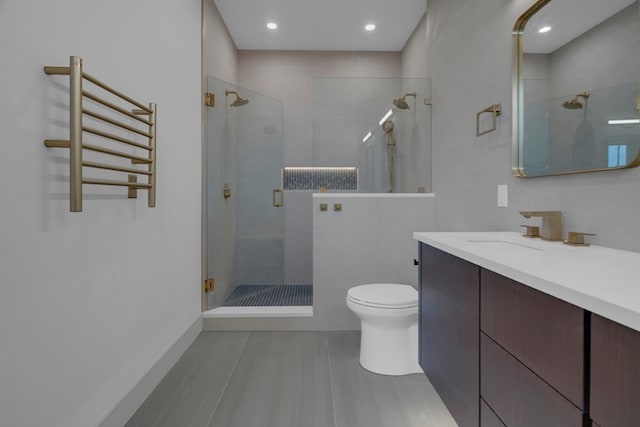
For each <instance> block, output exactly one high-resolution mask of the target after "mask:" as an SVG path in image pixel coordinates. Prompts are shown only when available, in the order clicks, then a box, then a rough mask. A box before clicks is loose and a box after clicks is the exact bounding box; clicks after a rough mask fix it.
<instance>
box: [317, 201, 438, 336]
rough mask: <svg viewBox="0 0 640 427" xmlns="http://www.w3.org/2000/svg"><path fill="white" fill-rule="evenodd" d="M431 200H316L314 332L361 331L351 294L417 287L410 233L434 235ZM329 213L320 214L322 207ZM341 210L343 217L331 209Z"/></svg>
mask: <svg viewBox="0 0 640 427" xmlns="http://www.w3.org/2000/svg"><path fill="white" fill-rule="evenodd" d="M435 201H436V199H435V198H434V197H433V195H431V194H420V195H418V194H354V195H349V194H342V195H340V194H338V195H334V194H320V193H318V194H315V196H314V197H313V253H314V265H313V316H314V326H315V328H317V329H321V330H322V329H326V330H341V329H347V330H348V329H360V320H359V319H358V317H357V316H356V315H355V314H353V313H352V312H351V310H349V308H348V307H347V305H346V302H345V298H346V297H347V291H348V290H349V288H351V287H353V286H357V285H362V284H366V283H402V284H407V285H411V286H413V287H415V288H417V287H418V267H416V266H415V265H413V260H414V259H417V258H418V244H417V243H416V241H415V240H413V232H414V231H433V229H434V205H435ZM321 203H327V205H328V207H329V209H328V211H326V212H321V211H320V204H321ZM335 203H340V204H342V211H340V212H336V211H334V209H333V206H334V204H335Z"/></svg>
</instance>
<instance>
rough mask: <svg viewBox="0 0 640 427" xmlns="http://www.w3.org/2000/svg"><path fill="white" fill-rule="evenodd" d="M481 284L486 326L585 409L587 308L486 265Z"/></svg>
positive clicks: (482, 318) (492, 334)
mask: <svg viewBox="0 0 640 427" xmlns="http://www.w3.org/2000/svg"><path fill="white" fill-rule="evenodd" d="M481 283H482V289H481V306H480V312H481V320H480V328H481V329H482V331H483V332H484V333H486V334H487V335H488V336H489V337H491V338H492V339H493V340H494V341H495V342H497V343H498V344H499V345H500V346H501V347H503V348H504V349H505V350H507V351H508V352H509V353H511V354H512V355H513V356H514V357H515V358H516V359H518V360H519V361H520V362H522V364H523V365H525V366H527V367H528V368H529V369H531V370H532V371H533V372H535V373H536V375H538V376H539V377H541V378H542V379H543V380H544V381H546V382H547V383H549V384H550V385H551V386H552V387H553V388H555V389H556V390H558V392H560V393H561V394H562V395H564V396H565V397H566V398H567V399H569V400H570V401H571V402H573V404H574V405H576V406H577V407H579V408H580V409H584V407H585V406H584V322H585V312H584V310H582V309H581V308H579V307H576V306H574V305H572V304H569V303H566V302H564V301H561V300H559V299H557V298H555V297H552V296H550V295H547V294H545V293H542V292H540V291H537V290H535V289H532V288H530V287H528V286H524V285H522V284H521V283H518V282H515V281H513V280H511V279H509V278H507V277H504V276H501V275H499V274H496V273H494V272H492V271H488V270H485V269H482V274H481ZM489 404H491V402H489Z"/></svg>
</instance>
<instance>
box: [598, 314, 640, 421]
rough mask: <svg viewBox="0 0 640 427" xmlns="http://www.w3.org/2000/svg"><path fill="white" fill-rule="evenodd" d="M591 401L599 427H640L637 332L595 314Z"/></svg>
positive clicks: (639, 358)
mask: <svg viewBox="0 0 640 427" xmlns="http://www.w3.org/2000/svg"><path fill="white" fill-rule="evenodd" d="M590 402H591V407H590V412H591V418H592V419H593V421H594V422H595V423H597V425H599V426H602V427H637V426H640V332H638V331H635V330H633V329H630V328H627V327H625V326H623V325H620V324H619V323H616V322H612V321H611V320H608V319H605V318H603V317H600V316H597V315H595V314H592V315H591V399H590ZM594 425H596V424H594Z"/></svg>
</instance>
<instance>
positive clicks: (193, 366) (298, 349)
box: [126, 331, 456, 427]
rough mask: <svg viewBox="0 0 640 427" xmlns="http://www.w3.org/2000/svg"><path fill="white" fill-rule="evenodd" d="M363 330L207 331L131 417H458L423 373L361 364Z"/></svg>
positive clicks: (261, 422) (319, 425)
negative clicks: (392, 373) (376, 370)
mask: <svg viewBox="0 0 640 427" xmlns="http://www.w3.org/2000/svg"><path fill="white" fill-rule="evenodd" d="M359 340H360V332H359V331H331V332H318V331H304V332H203V333H202V334H201V335H200V336H199V337H198V338H197V339H196V341H195V342H194V343H193V344H192V345H191V347H190V348H189V349H188V350H187V351H186V352H185V354H184V355H183V356H182V358H181V359H180V360H179V361H178V362H177V363H176V365H175V366H174V367H173V369H172V370H171V371H170V372H169V373H168V374H167V376H166V377H165V378H164V379H163V380H162V381H161V382H160V384H159V385H158V387H157V388H156V389H155V390H154V391H153V393H152V394H151V396H149V398H148V399H147V400H146V401H145V402H144V404H143V405H142V406H141V407H140V408H139V409H138V411H137V412H136V414H135V415H134V416H133V417H132V418H131V420H129V422H128V423H127V425H126V427H456V423H455V421H454V420H453V418H451V415H450V414H449V412H448V411H447V409H446V408H445V406H444V404H443V403H442V401H441V400H440V397H439V396H438V394H437V393H436V392H435V390H434V389H433V387H432V386H431V384H430V383H429V381H428V380H427V378H426V377H425V376H424V375H421V374H414V375H406V376H401V377H389V376H384V375H377V374H373V373H371V372H368V371H366V370H365V369H363V368H362V367H361V366H360V365H359V363H358V351H359V344H360V343H359Z"/></svg>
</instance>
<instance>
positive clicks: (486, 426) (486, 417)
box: [480, 399, 506, 427]
mask: <svg viewBox="0 0 640 427" xmlns="http://www.w3.org/2000/svg"><path fill="white" fill-rule="evenodd" d="M480 427H506V426H505V425H504V424H503V423H502V421H500V418H498V416H497V415H496V414H495V412H493V409H491V408H490V407H489V405H487V402H485V401H484V400H482V399H480Z"/></svg>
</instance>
